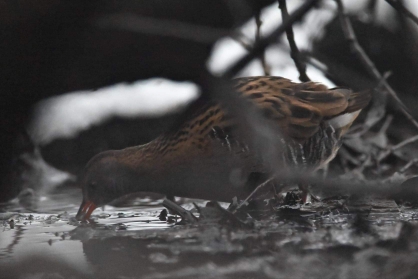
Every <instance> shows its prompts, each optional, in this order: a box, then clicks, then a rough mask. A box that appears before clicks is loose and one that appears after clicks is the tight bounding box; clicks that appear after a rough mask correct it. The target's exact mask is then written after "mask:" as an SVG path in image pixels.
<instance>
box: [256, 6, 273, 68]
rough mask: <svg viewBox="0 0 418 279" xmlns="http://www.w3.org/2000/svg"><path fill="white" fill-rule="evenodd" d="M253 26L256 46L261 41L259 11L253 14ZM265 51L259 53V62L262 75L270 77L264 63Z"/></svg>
mask: <svg viewBox="0 0 418 279" xmlns="http://www.w3.org/2000/svg"><path fill="white" fill-rule="evenodd" d="M255 24H256V27H257V28H256V31H255V43H256V44H258V42H259V41H260V40H261V32H260V30H261V25H262V24H263V22H262V21H261V19H260V11H258V12H257V13H256V14H255ZM265 54H266V53H265V51H263V52H261V54H260V61H261V65H262V67H263V71H264V74H265V75H266V76H269V75H270V67H269V66H268V65H267V63H266V55H265Z"/></svg>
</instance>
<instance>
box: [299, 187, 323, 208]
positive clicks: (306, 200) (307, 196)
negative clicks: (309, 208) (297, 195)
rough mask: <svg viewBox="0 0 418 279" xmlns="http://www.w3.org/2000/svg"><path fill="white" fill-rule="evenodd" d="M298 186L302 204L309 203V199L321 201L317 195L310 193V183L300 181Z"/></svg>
mask: <svg viewBox="0 0 418 279" xmlns="http://www.w3.org/2000/svg"><path fill="white" fill-rule="evenodd" d="M298 186H299V190H301V191H302V204H306V203H310V202H311V200H313V201H315V202H319V201H321V200H320V199H319V198H318V197H316V196H315V195H313V194H312V193H311V191H310V189H309V188H310V187H309V186H310V185H309V184H308V183H301V184H299V185H298Z"/></svg>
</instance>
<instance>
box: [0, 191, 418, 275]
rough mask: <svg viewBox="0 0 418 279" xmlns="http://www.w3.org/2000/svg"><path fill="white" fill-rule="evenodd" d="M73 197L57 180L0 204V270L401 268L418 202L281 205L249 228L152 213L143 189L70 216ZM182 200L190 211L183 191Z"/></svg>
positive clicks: (324, 271)
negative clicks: (29, 196)
mask: <svg viewBox="0 0 418 279" xmlns="http://www.w3.org/2000/svg"><path fill="white" fill-rule="evenodd" d="M80 201H81V194H80V193H79V190H78V189H61V190H60V191H59V193H57V194H52V195H50V196H49V197H44V198H42V199H41V202H40V203H39V205H38V207H37V212H25V211H24V210H23V209H22V208H20V207H19V205H17V204H16V203H15V204H5V205H2V207H1V208H0V209H1V212H2V213H0V219H1V222H2V227H1V232H0V278H238V277H241V276H247V277H253V278H280V277H282V278H288V277H295V278H299V277H306V276H308V277H309V276H313V277H318V276H319V275H321V276H324V277H328V278H338V277H339V276H340V275H341V276H342V275H344V274H345V275H344V276H348V277H346V278H349V277H350V276H351V277H358V276H363V277H368V276H375V275H376V274H377V273H378V272H379V269H376V263H375V262H376V261H377V262H378V264H380V265H381V266H380V269H381V270H384V269H385V268H386V269H388V270H389V271H388V272H391V273H390V274H395V273H394V272H395V271H396V272H397V273H399V270H397V268H398V266H397V265H396V261H397V260H402V261H404V262H405V261H407V262H408V261H411V263H410V264H408V263H406V265H404V269H403V270H402V272H403V273H405V274H407V275H408V274H409V275H410V274H411V273H410V271H411V272H412V270H413V269H412V267H413V266H414V265H416V264H417V262H418V260H414V259H415V258H417V259H418V239H417V237H416V235H418V234H417V226H416V225H415V223H416V221H415V220H416V219H417V216H418V215H417V213H418V211H417V209H416V208H413V207H398V206H397V204H396V203H395V202H393V201H385V200H378V199H375V200H363V201H355V202H348V203H346V204H345V205H344V206H340V207H339V206H335V205H336V204H337V205H338V204H340V203H339V201H332V202H331V203H323V204H322V203H317V204H313V205H311V206H303V207H300V206H299V207H296V208H284V209H282V210H280V211H279V212H280V213H278V214H277V216H271V217H270V218H267V219H264V220H262V221H254V223H253V227H251V228H237V227H234V226H231V225H222V224H218V222H213V221H212V222H211V221H210V220H209V221H207V222H203V221H201V222H199V224H194V225H174V223H173V222H166V221H160V218H159V217H158V216H159V214H160V212H161V210H163V207H162V205H161V203H162V200H153V199H150V198H143V199H137V200H134V201H133V202H132V203H131V204H130V206H128V207H112V206H105V207H104V208H100V209H97V210H96V211H95V212H94V214H93V215H92V217H93V218H92V219H93V221H92V222H91V223H88V224H87V223H84V224H80V223H79V222H77V221H76V220H75V219H74V216H75V214H76V212H77V210H78V206H79V202H80ZM194 202H197V204H198V206H199V207H203V206H204V205H205V202H202V201H194ZM182 206H183V207H185V208H186V209H188V210H193V212H194V214H196V215H197V213H196V210H195V209H194V205H193V204H192V201H191V200H183V203H182ZM40 212H42V213H40ZM357 213H360V214H357ZM359 216H361V218H360V217H359ZM171 217H172V218H171V220H172V221H175V217H174V216H171ZM12 220H13V221H12ZM178 220H180V219H178ZM415 254H417V257H413V256H411V255H415ZM379 261H381V263H380V262H379ZM330 264H331V265H332V267H331V266H330ZM407 271H408V272H407ZM403 273H402V274H403ZM278 274H280V276H279V277H278ZM334 275H335V276H334ZM344 276H343V277H344ZM405 276H406V275H405ZM407 277H408V276H406V277H405V278H407ZM398 278H402V276H400V277H398Z"/></svg>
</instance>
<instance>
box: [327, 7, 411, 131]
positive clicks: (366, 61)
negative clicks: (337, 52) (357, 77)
mask: <svg viewBox="0 0 418 279" xmlns="http://www.w3.org/2000/svg"><path fill="white" fill-rule="evenodd" d="M335 1H336V2H337V5H338V16H339V18H340V21H341V27H342V29H343V32H344V36H345V38H346V40H347V41H348V42H349V44H350V46H351V49H352V51H353V52H354V54H356V55H357V57H358V58H359V59H360V61H361V62H362V63H363V65H364V67H365V69H366V70H367V71H368V72H369V74H371V75H372V76H373V77H374V78H375V79H376V80H378V81H379V82H381V83H382V86H383V87H384V88H385V89H386V91H387V92H388V93H389V94H390V96H391V97H392V98H393V99H394V100H395V101H396V103H397V105H398V107H399V109H400V110H401V112H402V113H403V114H404V115H405V117H406V118H407V119H408V120H409V121H410V122H411V123H412V124H413V125H414V126H415V127H416V128H417V129H418V122H417V121H416V120H415V119H414V118H413V116H412V115H411V114H410V113H409V111H408V108H407V107H406V106H405V104H404V103H403V102H402V101H401V100H400V99H399V97H398V95H397V94H396V92H395V91H394V90H393V89H392V87H391V86H390V85H389V83H388V82H387V81H386V80H385V79H384V77H383V76H382V74H380V72H379V71H378V70H377V68H376V66H375V65H374V63H373V61H372V60H371V59H370V58H369V57H368V56H367V54H366V52H365V51H364V49H363V48H362V47H361V46H360V44H359V42H358V40H357V37H356V34H355V33H354V30H353V26H352V25H351V21H350V19H349V18H348V16H347V14H346V13H345V11H344V6H343V3H342V1H341V0H335Z"/></svg>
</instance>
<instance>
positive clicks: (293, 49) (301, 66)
mask: <svg viewBox="0 0 418 279" xmlns="http://www.w3.org/2000/svg"><path fill="white" fill-rule="evenodd" d="M279 9H280V10H281V13H282V19H283V21H285V20H287V19H288V18H289V13H288V12H287V6H286V0H279ZM286 36H287V40H288V41H289V46H290V57H292V59H293V61H294V62H295V65H296V68H297V69H298V72H299V79H300V81H302V82H307V81H311V80H310V78H309V77H308V75H307V74H306V64H305V63H304V62H302V59H300V53H299V49H298V46H297V45H296V42H295V36H294V34H293V28H292V26H291V25H290V26H289V28H287V29H286Z"/></svg>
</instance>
